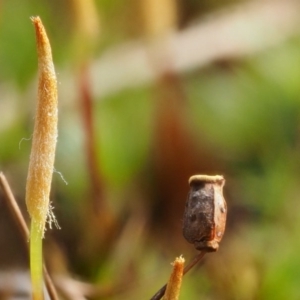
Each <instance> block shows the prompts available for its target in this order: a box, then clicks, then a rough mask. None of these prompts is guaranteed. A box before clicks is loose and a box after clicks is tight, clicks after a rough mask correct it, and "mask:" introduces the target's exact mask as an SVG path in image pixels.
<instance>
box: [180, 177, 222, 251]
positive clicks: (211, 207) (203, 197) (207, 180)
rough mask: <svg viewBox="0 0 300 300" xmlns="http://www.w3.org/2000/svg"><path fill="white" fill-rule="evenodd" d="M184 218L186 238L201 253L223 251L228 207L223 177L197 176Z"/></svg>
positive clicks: (190, 181)
mask: <svg viewBox="0 0 300 300" xmlns="http://www.w3.org/2000/svg"><path fill="white" fill-rule="evenodd" d="M189 184H190V191H189V194H188V199H187V201H186V204H185V211H184V215H183V236H184V237H185V239H186V240H187V241H188V242H189V243H192V244H194V246H195V248H196V249H197V250H200V251H207V252H213V251H217V250H218V248H219V243H220V241H221V239H222V237H223V235H224V231H225V224H226V215H227V205H226V202H225V199H224V197H223V186H224V184H225V179H224V177H223V176H220V175H215V176H209V175H194V176H192V177H191V178H190V179H189Z"/></svg>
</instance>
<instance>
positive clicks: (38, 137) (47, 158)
mask: <svg viewBox="0 0 300 300" xmlns="http://www.w3.org/2000/svg"><path fill="white" fill-rule="evenodd" d="M31 20H32V22H33V24H34V27H35V32H36V41H37V53H38V65H39V83H38V101H37V109H36V116H35V125H34V131H33V138H32V148H31V154H30V161H29V168H28V176H27V183H26V205H27V209H28V212H29V214H30V217H31V228H30V271H31V280H32V295H33V299H34V300H41V299H43V275H42V274H43V256H42V238H43V236H44V231H45V225H46V221H48V222H49V223H50V224H51V222H52V221H54V222H55V218H54V215H53V213H52V211H51V206H50V205H49V194H50V188H51V181H52V173H53V167H54V158H55V148H56V140H57V82H56V76H55V70H54V65H53V62H52V53H51V47H50V43H49V40H48V37H47V34H46V31H45V29H44V26H43V24H42V22H41V20H40V18H39V17H33V18H31Z"/></svg>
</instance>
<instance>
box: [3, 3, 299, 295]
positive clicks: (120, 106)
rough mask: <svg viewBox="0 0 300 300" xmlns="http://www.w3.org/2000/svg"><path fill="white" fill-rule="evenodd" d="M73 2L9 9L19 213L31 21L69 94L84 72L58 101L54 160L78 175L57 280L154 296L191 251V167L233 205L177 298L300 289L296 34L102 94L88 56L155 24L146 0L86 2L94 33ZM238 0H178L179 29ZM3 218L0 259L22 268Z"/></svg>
mask: <svg viewBox="0 0 300 300" xmlns="http://www.w3.org/2000/svg"><path fill="white" fill-rule="evenodd" d="M79 2H80V1H79V0H77V1H75V0H69V1H57V0H55V1H53V0H52V1H46V0H42V1H38V0H31V1H24V2H20V1H16V0H10V1H2V2H1V4H0V40H1V41H2V42H1V47H0V62H1V68H0V78H1V81H0V91H1V99H0V115H1V122H0V140H1V147H0V170H1V171H3V172H4V174H5V175H6V176H7V177H8V179H9V181H10V183H11V185H12V187H13V190H14V193H15V195H16V197H17V198H18V200H19V203H20V206H21V208H23V209H24V203H23V202H24V191H25V182H26V173H27V167H28V161H29V153H30V146H31V141H30V137H31V134H32V131H33V128H32V126H33V116H34V111H35V97H36V85H37V83H36V73H37V59H36V50H35V36H34V31H33V28H32V25H31V22H30V20H29V17H30V16H32V15H39V16H40V17H41V18H42V20H43V22H44V25H45V27H46V29H47V32H48V35H49V37H50V41H51V44H52V50H53V56H54V61H55V63H56V69H57V73H58V81H59V90H60V92H59V93H60V94H61V95H64V94H65V93H64V89H68V88H69V86H68V85H67V84H65V83H64V82H63V81H62V79H64V78H65V77H63V76H60V74H63V73H64V71H65V70H68V71H70V70H71V72H70V74H72V76H73V78H72V80H74V81H76V82H78V85H76V87H77V88H78V90H76V91H74V95H75V97H74V99H61V98H60V99H59V101H61V108H60V111H59V113H60V119H59V123H60V124H59V138H58V150H57V156H56V164H55V165H56V167H55V168H56V171H57V172H61V173H62V174H63V176H64V178H65V179H66V181H67V182H68V185H65V183H64V182H63V180H62V179H61V177H60V176H59V174H57V173H54V179H53V191H52V201H53V205H54V206H55V213H56V216H57V219H58V222H59V224H60V226H61V230H56V229H54V230H49V231H48V232H47V233H46V239H45V244H46V245H45V255H46V258H47V261H48V265H49V269H50V270H51V272H52V274H53V276H54V277H55V274H63V276H66V277H72V278H77V279H80V280H83V281H85V282H89V283H91V284H94V285H95V286H98V287H99V290H100V292H98V294H97V296H94V299H145V298H150V297H151V296H152V295H153V294H154V293H155V292H156V291H157V290H158V289H159V288H160V287H161V286H162V285H163V284H164V283H165V282H166V281H167V279H168V274H169V272H170V271H171V267H170V262H171V261H173V260H174V258H175V257H176V256H179V255H180V254H183V255H184V257H185V259H186V261H187V262H188V261H189V260H190V259H192V257H193V256H194V255H195V252H196V250H194V248H193V246H192V245H190V244H187V242H186V241H185V240H184V239H183V237H182V235H181V219H182V214H183V208H184V203H185V199H186V195H187V192H188V185H187V181H188V178H189V176H191V175H193V174H196V173H199V174H202V173H208V174H218V173H219V174H222V175H224V176H225V178H226V186H225V196H226V200H227V202H228V208H229V215H228V226H227V230H226V233H225V237H224V240H223V241H222V243H221V247H220V250H219V251H218V252H217V253H215V254H209V255H207V257H206V258H205V259H204V261H203V264H201V265H199V266H198V267H197V268H195V269H194V270H193V271H192V272H191V273H189V274H188V275H187V276H185V278H184V280H183V285H182V293H181V299H228V300H229V299H230V300H232V299H239V300H240V299H245V300H247V299H272V300H274V299H275V300H276V299H300V290H299V287H298V282H299V280H300V258H299V256H298V250H299V248H300V240H299V237H298V236H299V233H298V230H299V229H300V218H299V216H298V211H299V210H300V202H299V194H300V185H299V182H300V151H299V150H300V149H299V147H300V143H299V141H300V140H299V138H300V136H299V125H300V84H299V83H300V36H298V35H297V34H295V35H294V36H293V37H291V38H289V39H287V40H285V41H283V42H282V43H279V44H277V45H274V46H273V47H271V48H268V49H266V50H264V51H261V52H259V53H256V54H254V55H251V56H249V55H248V56H245V57H244V58H243V57H238V58H232V59H226V60H223V61H216V62H214V63H213V64H210V65H207V66H206V67H205V68H198V67H197V66H195V67H194V68H193V70H190V71H188V72H185V73H183V74H174V73H172V72H171V71H170V72H166V73H165V74H162V75H161V76H157V79H156V80H155V81H154V82H151V83H148V84H145V85H142V86H136V87H135V88H125V89H123V90H121V91H118V92H116V93H111V94H110V95H107V96H105V97H101V98H100V97H98V96H94V95H93V93H92V87H91V86H89V80H88V79H89V75H88V73H89V68H90V67H91V66H92V65H93V62H94V59H96V58H98V57H101V55H102V53H103V52H104V50H107V49H110V48H111V47H114V46H118V45H121V44H122V43H123V42H126V41H129V40H131V39H137V38H138V39H145V37H146V36H148V35H149V32H148V33H147V32H146V31H145V27H144V25H143V17H142V15H143V14H142V12H141V9H142V8H141V5H140V3H141V2H142V1H141V2H139V1H133V0H132V1H107V0H105V1H104V0H103V1H95V2H93V1H87V2H86V3H89V2H91V3H92V9H94V13H95V15H94V17H95V18H96V19H97V20H96V21H97V22H98V23H97V24H98V26H99V28H97V30H96V29H95V32H93V33H91V35H90V36H89V39H90V41H88V40H87V41H85V40H84V37H85V34H86V33H85V31H84V30H83V33H79V29H78V24H79V21H78V15H76V9H75V7H76V5H78V3H79ZM233 2H234V1H225V2H224V1H222V3H221V1H193V0H189V1H177V2H176V3H175V4H176V5H177V21H176V22H177V24H176V27H180V30H184V29H185V28H187V27H188V25H189V24H191V23H193V21H194V20H195V19H196V18H197V19H199V18H200V19H201V18H202V17H203V16H205V15H206V13H207V12H213V11H217V10H218V9H220V8H224V7H226V6H227V5H229V4H231V3H233ZM76 3H77V4H76ZM83 3H84V2H83ZM93 5H94V6H93ZM83 7H84V5H83ZM83 21H84V20H83ZM95 24H96V23H95ZM80 34H81V36H80ZM87 44H88V45H87ZM82 66H84V68H86V72H87V74H85V73H84V71H82ZM85 75H86V77H85ZM82 78H85V79H86V78H87V82H88V83H87V87H86V90H84V88H83V87H82V86H83V85H82V84H81V83H82V81H84V79H82ZM89 112H90V114H89ZM0 195H1V198H0V207H4V203H3V197H2V194H0ZM5 214H8V212H7V211H6V210H3V212H2V216H1V217H0V219H1V218H2V217H3V218H2V220H7V219H8V217H7V216H4V215H5ZM24 215H25V217H26V218H28V216H27V212H26V211H25V210H24ZM6 226H7V228H8V227H9V226H11V223H10V222H8V221H7V223H5V222H4V221H3V222H2V223H1V227H2V229H1V231H0V249H1V250H0V254H1V255H0V267H1V268H2V269H6V268H9V266H7V261H10V262H11V266H13V267H14V268H18V264H15V263H14V261H16V262H18V263H19V261H20V259H19V258H17V255H18V253H15V252H14V251H11V250H10V249H11V246H9V245H11V244H15V243H16V242H15V241H14V240H15V239H19V237H18V232H17V231H16V233H15V235H14V234H9V236H6V235H5V233H6V229H5V228H6ZM8 232H10V231H8ZM5 249H7V251H6V250H5ZM20 249H22V248H20ZM12 255H14V256H13V257H12V258H11V259H9V257H10V256H12ZM20 255H21V254H20ZM1 257H2V259H1ZM22 257H23V259H24V254H22ZM6 260H7V261H6ZM24 265H25V266H26V262H25V263H24V264H23V265H22V264H21V263H20V266H22V267H24ZM4 266H5V267H4ZM92 298H93V297H92Z"/></svg>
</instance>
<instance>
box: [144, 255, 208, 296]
mask: <svg viewBox="0 0 300 300" xmlns="http://www.w3.org/2000/svg"><path fill="white" fill-rule="evenodd" d="M205 254H206V251H201V252H200V253H198V255H196V256H195V258H194V259H193V260H192V261H191V262H190V263H189V264H188V265H187V266H186V267H185V268H184V270H183V275H185V274H186V273H187V272H188V271H189V270H190V269H192V268H193V267H194V266H195V265H196V264H197V263H198V262H199V261H200V260H201V259H202V258H203V256H204V255H205ZM166 289H167V284H165V285H164V286H163V287H162V288H161V289H160V290H159V291H158V292H157V293H156V294H155V295H154V296H153V297H152V298H151V299H150V300H160V299H161V297H163V295H164V294H165V292H166Z"/></svg>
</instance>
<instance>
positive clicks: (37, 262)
mask: <svg viewBox="0 0 300 300" xmlns="http://www.w3.org/2000/svg"><path fill="white" fill-rule="evenodd" d="M42 241H43V239H42V238H41V228H40V225H39V223H38V222H36V221H35V220H33V219H32V220H31V227H30V274H31V281H32V299H33V300H43V299H44V295H43V243H42Z"/></svg>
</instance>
